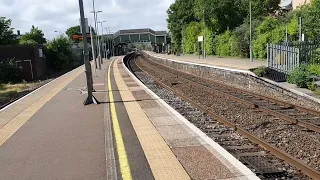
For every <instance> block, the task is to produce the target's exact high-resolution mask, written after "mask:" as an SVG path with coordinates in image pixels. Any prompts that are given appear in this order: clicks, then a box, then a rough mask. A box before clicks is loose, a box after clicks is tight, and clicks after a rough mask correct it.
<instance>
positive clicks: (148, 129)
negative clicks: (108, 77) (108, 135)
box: [113, 63, 190, 180]
mask: <svg viewBox="0 0 320 180" xmlns="http://www.w3.org/2000/svg"><path fill="white" fill-rule="evenodd" d="M113 68H114V78H115V80H116V84H117V86H118V88H119V89H121V90H122V91H120V95H121V98H122V100H123V101H124V105H125V107H126V110H127V113H128V116H129V118H130V120H131V123H132V126H133V128H134V130H135V132H136V134H137V136H138V139H139V141H140V144H141V146H142V149H143V151H144V153H145V156H146V158H147V160H148V163H149V165H150V168H151V170H152V173H153V175H154V177H155V179H164V180H170V179H174V180H175V179H190V177H189V176H188V174H187V172H186V171H185V170H184V168H183V167H182V165H181V164H180V162H179V161H178V160H177V158H176V157H175V155H174V154H173V152H172V151H171V149H170V148H169V147H168V145H167V143H166V142H165V141H164V140H163V138H162V137H161V135H160V134H159V132H158V131H157V130H156V128H155V127H154V126H153V124H152V123H151V121H150V120H149V119H148V117H147V116H146V114H145V113H144V111H143V110H142V108H141V107H140V105H139V103H138V102H137V101H136V99H135V98H134V96H133V95H132V93H131V92H130V89H129V88H128V86H127V85H126V84H125V82H124V81H123V79H122V78H121V75H120V71H119V69H118V63H114V65H113ZM122 72H124V71H122ZM132 100H134V101H132Z"/></svg>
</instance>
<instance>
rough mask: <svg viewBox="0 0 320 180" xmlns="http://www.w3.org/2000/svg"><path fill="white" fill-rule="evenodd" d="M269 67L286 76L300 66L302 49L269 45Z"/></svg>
mask: <svg viewBox="0 0 320 180" xmlns="http://www.w3.org/2000/svg"><path fill="white" fill-rule="evenodd" d="M267 60H268V67H269V68H272V69H275V70H277V71H280V72H283V73H285V74H288V73H290V72H291V71H292V70H294V69H295V68H297V67H299V65H300V49H299V48H295V47H290V46H287V45H275V44H268V45H267Z"/></svg>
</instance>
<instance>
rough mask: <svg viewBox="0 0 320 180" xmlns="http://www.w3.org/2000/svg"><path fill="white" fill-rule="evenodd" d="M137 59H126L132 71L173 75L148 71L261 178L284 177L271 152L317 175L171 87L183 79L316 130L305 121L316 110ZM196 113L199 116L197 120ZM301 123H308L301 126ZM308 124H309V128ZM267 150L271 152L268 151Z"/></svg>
mask: <svg viewBox="0 0 320 180" xmlns="http://www.w3.org/2000/svg"><path fill="white" fill-rule="evenodd" d="M132 59H135V58H132ZM139 60H140V61H141V62H139V63H138V64H136V63H135V60H134V61H129V62H127V63H128V64H127V66H129V67H131V68H132V69H133V71H134V72H136V73H137V72H139V71H141V70H142V71H143V72H146V73H148V72H149V71H150V69H153V70H154V71H158V73H159V74H166V75H167V76H171V77H175V80H174V81H173V82H172V81H171V82H168V81H166V80H163V79H164V77H162V78H159V77H156V76H155V75H154V74H153V75H151V73H148V74H149V75H150V76H152V78H153V80H154V81H156V83H157V84H159V85H161V86H162V87H164V88H166V89H168V90H170V91H172V92H174V94H176V95H178V96H179V97H180V98H182V99H183V100H185V101H186V102H189V103H190V104H192V106H193V107H189V109H188V108H187V110H186V111H185V112H182V114H183V115H184V116H185V117H188V116H192V117H193V118H189V120H190V121H191V122H192V123H193V124H195V125H196V126H197V127H198V128H199V129H201V130H202V131H203V132H205V133H206V134H207V135H208V136H209V137H211V138H213V139H214V140H215V141H216V142H218V143H219V144H220V145H222V146H223V147H224V148H225V149H227V150H228V151H229V152H231V153H232V154H233V155H234V156H235V157H237V158H238V159H239V160H240V161H242V162H243V163H245V164H247V165H248V167H250V168H251V169H252V170H253V171H254V172H256V173H257V175H260V177H263V178H265V179H275V178H283V177H288V173H287V170H288V169H287V170H281V166H282V167H283V164H282V163H281V161H279V159H276V158H274V156H276V157H278V158H280V159H282V160H285V161H286V162H287V163H288V164H290V165H292V166H293V167H296V168H297V169H298V170H299V171H302V172H303V173H304V174H306V175H308V176H309V177H311V178H314V179H319V178H320V176H319V172H318V171H316V170H314V168H312V167H309V166H308V165H306V164H305V163H302V162H301V161H299V160H297V159H296V158H294V157H292V156H291V155H289V154H287V153H286V152H284V151H282V150H280V149H278V148H277V147H275V146H273V145H271V144H269V143H267V142H265V141H263V140H261V139H260V138H258V137H256V136H254V135H253V134H251V133H250V132H248V131H247V130H246V129H244V128H242V127H241V126H239V125H238V124H236V123H233V122H231V121H229V120H227V119H226V118H224V117H222V116H220V115H218V114H216V113H214V112H212V111H211V110H210V108H208V107H206V106H205V104H201V103H199V102H195V101H194V99H193V98H190V97H188V95H186V94H185V93H183V92H181V91H180V92H179V91H178V90H177V89H176V88H175V87H176V86H177V85H179V84H182V83H186V82H188V83H193V84H197V86H198V87H201V88H202V89H205V90H206V91H210V92H214V93H216V94H219V96H220V97H221V98H225V99H228V100H231V101H235V102H237V103H238V102H240V103H241V104H244V105H246V106H248V107H250V108H253V109H255V112H256V113H264V114H266V115H268V116H271V117H275V118H274V119H273V121H276V120H278V119H283V120H286V121H287V122H289V123H290V124H292V125H300V126H303V127H304V128H306V130H310V131H316V132H318V131H317V129H316V128H318V125H317V124H316V123H314V122H313V121H312V120H311V122H307V121H308V120H309V119H307V117H312V118H314V120H316V119H317V115H318V112H316V111H313V110H309V109H306V108H304V107H300V106H295V105H292V104H287V103H285V102H282V101H278V100H276V99H272V98H268V97H266V96H261V95H256V94H253V93H249V92H244V91H243V90H239V89H236V90H235V89H234V88H233V87H229V86H224V85H222V84H220V83H214V84H213V82H212V81H210V82H208V81H207V80H203V79H201V78H199V77H196V76H192V75H190V74H186V73H183V72H179V71H177V70H174V69H171V68H168V67H165V66H163V65H160V64H157V63H155V62H153V61H150V60H146V59H144V60H142V59H139ZM142 63H143V65H142ZM141 66H144V67H141ZM148 69H149V71H148ZM155 69H156V70H155ZM160 77H161V76H160ZM182 77H183V81H184V82H180V81H181V80H182V79H181V78H182ZM266 99H267V100H266ZM194 107H196V108H197V109H198V110H200V112H202V113H203V112H205V114H206V115H209V116H208V117H209V118H208V117H201V116H206V115H203V114H202V115H201V114H200V115H199V112H197V111H196V112H194V111H192V109H194ZM287 112H288V113H287ZM302 112H303V114H302ZM193 113H195V114H197V113H198V115H197V118H194V116H195V114H193ZM294 113H296V114H294ZM306 115H307V116H306ZM199 117H201V118H200V120H199ZM302 117H303V118H302ZM301 122H302V123H301ZM304 123H309V124H308V125H307V126H305V124H304ZM222 124H223V125H222ZM310 125H311V128H309V127H310ZM226 126H227V127H226ZM312 128H313V129H312ZM236 132H238V133H236ZM239 134H241V135H242V136H240V135H239ZM257 145H259V146H257ZM269 152H270V153H271V154H272V155H274V156H272V155H270V153H269ZM275 164H276V165H275ZM289 169H290V168H289ZM289 174H290V173H289ZM298 174H299V173H298ZM295 175H297V174H295ZM289 176H290V175H289ZM290 179H291V178H290ZM298 179H299V178H298ZM303 179H304V178H303Z"/></svg>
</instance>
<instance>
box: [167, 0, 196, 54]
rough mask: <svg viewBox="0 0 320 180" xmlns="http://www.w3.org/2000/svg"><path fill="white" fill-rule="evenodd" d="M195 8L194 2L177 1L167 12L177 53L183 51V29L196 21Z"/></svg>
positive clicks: (189, 0) (169, 27)
mask: <svg viewBox="0 0 320 180" xmlns="http://www.w3.org/2000/svg"><path fill="white" fill-rule="evenodd" d="M193 7H194V0H176V1H175V3H173V4H172V5H171V6H170V7H169V9H168V10H167V13H168V19H167V22H168V29H169V30H170V31H171V34H172V40H173V42H174V44H175V48H176V50H177V51H180V50H181V40H182V29H184V27H186V26H187V25H188V24H189V23H190V22H193V21H196V19H195V17H194V13H193Z"/></svg>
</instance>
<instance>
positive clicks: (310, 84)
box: [308, 81, 317, 91]
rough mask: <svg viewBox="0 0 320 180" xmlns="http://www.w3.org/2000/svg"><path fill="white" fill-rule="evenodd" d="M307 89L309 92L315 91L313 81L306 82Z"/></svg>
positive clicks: (315, 87)
mask: <svg viewBox="0 0 320 180" xmlns="http://www.w3.org/2000/svg"><path fill="white" fill-rule="evenodd" d="M308 89H309V90H311V91H315V90H316V89H317V86H316V84H315V83H314V81H312V82H308Z"/></svg>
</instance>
